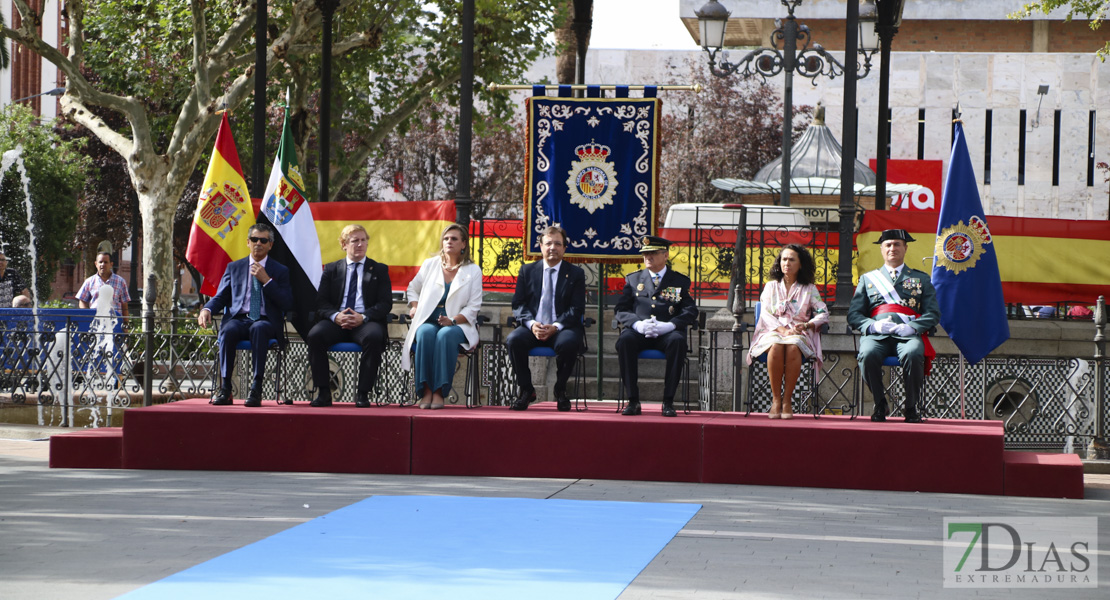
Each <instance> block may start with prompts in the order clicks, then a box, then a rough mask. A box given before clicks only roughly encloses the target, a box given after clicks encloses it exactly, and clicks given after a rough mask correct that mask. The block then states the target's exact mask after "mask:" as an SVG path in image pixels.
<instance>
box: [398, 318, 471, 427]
mask: <svg viewBox="0 0 1110 600" xmlns="http://www.w3.org/2000/svg"><path fill="white" fill-rule="evenodd" d="M475 321H476V325H477V326H478V328H479V330H480V329H481V327H482V325H483V324H484V323H486V322H488V321H489V317H487V316H485V315H478V318H477V319H476V320H475ZM400 322H401V324H402V325H404V324H407V325H408V326H409V327H412V323H410V322H409V318H408V315H401V317H400ZM481 351H482V339H481V337H480V336H479V338H478V343H477V344H476V345H475V346H474V347H473V348H467V349H460V350H459V356H460V357H465V358H466V367H464V368H465V369H466V371H465V373H466V380H465V382H464V383H463V396H464V397H465V402H464V406H466V407H467V408H474V407H476V406H479V405H480V404H481V401H482V396H481V390H480V389H479V388H480V385H479V382H480V379H479V378H480V377H481V375H480V373H479V372H478V367H479V366H480V359H481ZM412 356H413V350H411V349H410V350H409V357H410V359H411V358H412ZM414 368H415V367H414ZM458 370H459V365H458V364H456V365H455V372H456V373H457V372H458ZM412 376H413V371H412V370H411V369H410V370H409V371H408V373H407V374H406V379H407V383H406V384H405V385H406V387H407V389H408V393H409V394H415V387H416V386H415V384H413V383H412ZM454 391H455V387H454V384H452V386H451V391H450V392H448V395H447V396H448V397H450V395H451V394H452V393H454ZM412 398H413V399H412V402H405V401H402V402H401V404H402V405H405V404H416V401H417V400H416V397H415V395H414V396H412ZM455 398H456V400H455V401H454V402H452V403H453V404H454V403H455V402H457V401H458V396H456V397H455ZM445 400H447V398H445Z"/></svg>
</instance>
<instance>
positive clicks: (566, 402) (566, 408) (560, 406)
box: [555, 394, 570, 412]
mask: <svg viewBox="0 0 1110 600" xmlns="http://www.w3.org/2000/svg"><path fill="white" fill-rule="evenodd" d="M555 410H557V411H559V412H570V398H567V395H566V394H555Z"/></svg>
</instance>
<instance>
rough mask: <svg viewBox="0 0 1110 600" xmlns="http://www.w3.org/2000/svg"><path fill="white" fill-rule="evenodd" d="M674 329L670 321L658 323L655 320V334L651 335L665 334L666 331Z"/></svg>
mask: <svg viewBox="0 0 1110 600" xmlns="http://www.w3.org/2000/svg"><path fill="white" fill-rule="evenodd" d="M674 329H675V327H674V323H670V322H663V323H660V322H658V321H656V323H655V335H654V336H652V337H658V336H661V335H667V334H668V333H670V332H672V331H674Z"/></svg>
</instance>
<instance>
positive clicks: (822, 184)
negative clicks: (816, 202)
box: [711, 176, 924, 197]
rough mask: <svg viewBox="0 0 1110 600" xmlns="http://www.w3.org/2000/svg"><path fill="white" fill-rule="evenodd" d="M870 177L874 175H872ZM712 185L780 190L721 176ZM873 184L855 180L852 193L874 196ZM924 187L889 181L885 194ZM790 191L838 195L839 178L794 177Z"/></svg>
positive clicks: (774, 185)
mask: <svg viewBox="0 0 1110 600" xmlns="http://www.w3.org/2000/svg"><path fill="white" fill-rule="evenodd" d="M872 179H874V177H873V176H872ZM711 183H712V184H713V187H715V188H718V189H722V190H725V191H726V192H733V193H736V194H773V195H778V194H779V192H780V191H781V190H782V182H780V181H769V182H767V183H760V182H758V181H748V180H746V179H731V178H722V179H714V180H713V181H712V182H711ZM875 187H876V186H875V184H874V183H871V184H863V183H860V182H858V181H857V182H856V184H855V185H854V186H853V189H854V195H856V196H871V197H875V192H876V189H875ZM921 187H924V186H921V185H918V184H916V183H890V182H887V184H886V193H887V196H897V195H899V194H910V193H913V192H915V191H917V190H918V189H919V188H921ZM790 193H791V194H799V195H800V194H809V195H814V196H839V195H840V179H832V178H830V177H794V178H791V180H790Z"/></svg>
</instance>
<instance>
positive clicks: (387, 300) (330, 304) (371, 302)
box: [316, 257, 393, 325]
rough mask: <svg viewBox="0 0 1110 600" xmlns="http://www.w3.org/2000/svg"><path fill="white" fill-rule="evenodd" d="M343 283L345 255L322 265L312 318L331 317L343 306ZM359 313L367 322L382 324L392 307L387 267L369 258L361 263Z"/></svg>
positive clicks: (391, 289)
mask: <svg viewBox="0 0 1110 600" xmlns="http://www.w3.org/2000/svg"><path fill="white" fill-rule="evenodd" d="M346 285H347V259H346V257H344V258H342V259H340V260H337V261H335V262H331V263H328V264H326V265H324V273H323V275H321V276H320V290H319V292H317V294H316V318H317V319H327V320H329V321H330V320H331V318H332V317H334V316H335V313H337V312H339V307H340V306H343V300H344V299H345V298H344V297H343V288H344V287H346ZM362 307H363V311H364V312H363V313H362V316H363V318H364V319H366V320H367V321H377V322H379V323H382V324H383V325H384V324H385V321H386V316H387V315H389V311H390V310H392V309H393V287H392V285H391V284H390V282H389V267H388V266H386V265H383V264H382V263H379V262H376V261H374V260H372V259H370V258H369V257H368V258H367V259H366V261H365V262H364V263H363V266H362Z"/></svg>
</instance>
